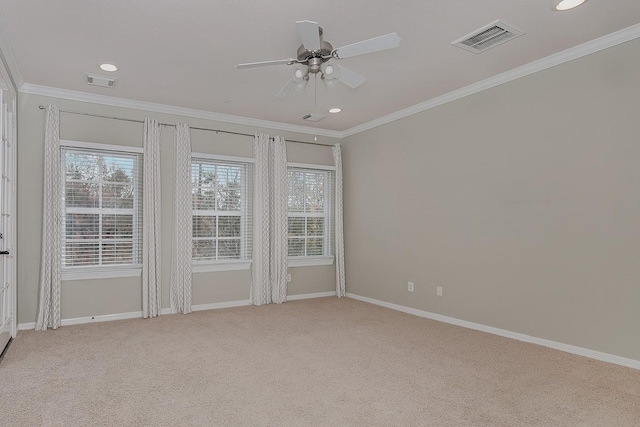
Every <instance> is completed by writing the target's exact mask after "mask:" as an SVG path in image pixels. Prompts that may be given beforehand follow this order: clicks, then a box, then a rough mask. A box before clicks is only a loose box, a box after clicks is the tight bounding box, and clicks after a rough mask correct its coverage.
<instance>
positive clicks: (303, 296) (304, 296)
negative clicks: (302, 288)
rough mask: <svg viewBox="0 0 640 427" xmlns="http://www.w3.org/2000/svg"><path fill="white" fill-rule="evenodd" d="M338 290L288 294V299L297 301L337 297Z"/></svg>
mask: <svg viewBox="0 0 640 427" xmlns="http://www.w3.org/2000/svg"><path fill="white" fill-rule="evenodd" d="M335 296H336V291H330V292H316V293H314V294H299V295H287V301H295V300H299V299H309V298H324V297H335Z"/></svg>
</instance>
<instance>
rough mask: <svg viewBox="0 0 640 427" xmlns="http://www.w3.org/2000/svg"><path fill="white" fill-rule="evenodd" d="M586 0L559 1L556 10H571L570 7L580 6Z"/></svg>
mask: <svg viewBox="0 0 640 427" xmlns="http://www.w3.org/2000/svg"><path fill="white" fill-rule="evenodd" d="M585 1H586V0H562V1H561V2H560V3H558V5H557V6H556V10H569V9H573V8H574V7H578V6H580V5H581V4H582V3H584V2H585Z"/></svg>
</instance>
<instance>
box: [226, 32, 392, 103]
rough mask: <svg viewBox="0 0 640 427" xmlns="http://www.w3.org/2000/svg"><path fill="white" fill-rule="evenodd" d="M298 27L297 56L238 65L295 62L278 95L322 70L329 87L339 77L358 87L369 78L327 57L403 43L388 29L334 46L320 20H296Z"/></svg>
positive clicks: (298, 86) (300, 87)
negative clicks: (344, 44)
mask: <svg viewBox="0 0 640 427" xmlns="http://www.w3.org/2000/svg"><path fill="white" fill-rule="evenodd" d="M296 27H297V29H298V35H300V39H301V40H302V45H301V46H300V47H299V48H298V51H297V55H296V58H295V59H294V58H289V59H279V60H275V61H262V62H248V63H245V64H238V65H236V68H237V69H243V68H254V67H264V66H267V65H295V67H294V70H293V73H292V76H291V80H289V82H288V83H287V84H286V85H285V86H284V87H283V88H282V90H281V91H280V92H279V93H278V94H277V95H276V96H277V97H279V98H282V97H284V96H287V95H289V94H290V93H291V92H292V91H293V90H297V91H304V89H305V87H306V85H307V83H308V82H309V74H314V75H318V74H320V78H321V79H322V81H323V82H324V84H325V85H326V86H327V88H331V87H332V86H333V85H334V84H335V81H339V82H342V83H344V84H345V85H347V86H349V87H350V88H353V89H355V88H357V87H358V86H360V85H361V84H363V83H364V81H365V80H366V78H365V77H363V76H361V75H360V74H358V73H356V72H355V71H351V70H350V69H348V68H346V67H344V66H342V65H338V64H336V63H335V62H328V61H330V60H334V61H337V60H339V59H344V58H350V57H352V56H357V55H364V54H366V53H373V52H378V51H381V50H386V49H393V48H396V47H398V46H400V37H399V36H398V35H397V34H396V33H389V34H386V35H384V36H379V37H374V38H372V39H368V40H363V41H360V42H357V43H352V44H348V45H346V46H342V47H339V48H335V49H334V47H333V46H332V45H331V43H329V42H326V41H324V39H323V37H322V33H323V30H322V28H321V27H320V26H318V23H317V22H313V21H297V22H296Z"/></svg>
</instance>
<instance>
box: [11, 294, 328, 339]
mask: <svg viewBox="0 0 640 427" xmlns="http://www.w3.org/2000/svg"><path fill="white" fill-rule="evenodd" d="M335 295H336V292H335V291H332V292H318V293H312V294H300V295H289V296H287V301H293V300H300V299H309V298H322V297H330V296H335ZM247 305H251V302H249V300H248V299H247V300H239V301H226V302H214V303H210V304H196V305H192V306H191V310H192V311H202V310H216V309H219V308H230V307H243V306H247ZM160 314H161V315H165V314H173V311H172V310H171V308H163V309H162V310H161V311H160ZM141 317H142V311H132V312H130V313H117V314H103V315H100V316H87V317H76V318H72V319H62V321H61V322H60V323H61V325H62V326H69V325H80V324H83V323H92V322H110V321H112V320H123V319H138V318H141ZM35 328H36V323H35V322H29V323H20V324H18V330H20V331H24V330H29V329H35Z"/></svg>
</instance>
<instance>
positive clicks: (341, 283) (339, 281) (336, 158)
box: [333, 144, 345, 297]
mask: <svg viewBox="0 0 640 427" xmlns="http://www.w3.org/2000/svg"><path fill="white" fill-rule="evenodd" d="M333 162H334V164H335V166H336V192H335V193H336V201H335V202H336V203H335V206H336V209H335V216H336V218H335V223H336V230H335V231H336V295H338V297H343V296H345V275H344V229H343V228H344V227H343V212H342V151H341V148H340V144H336V145H334V146H333Z"/></svg>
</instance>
